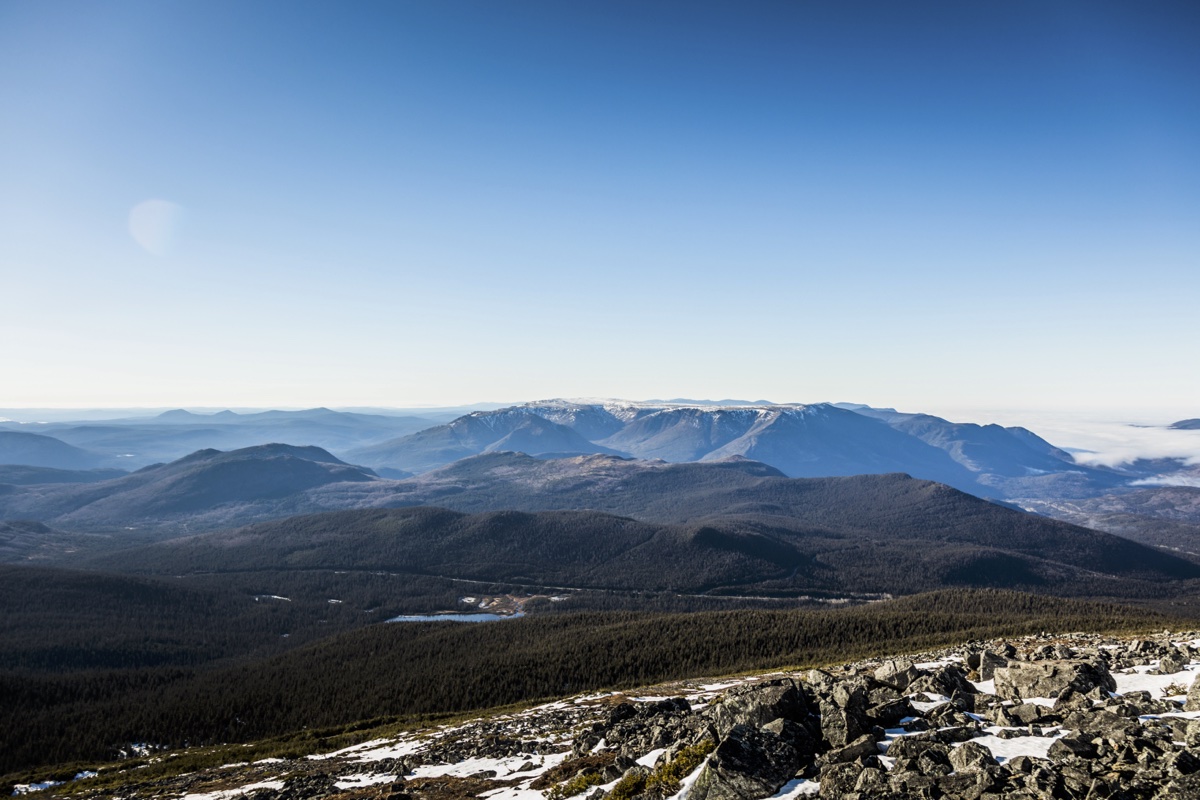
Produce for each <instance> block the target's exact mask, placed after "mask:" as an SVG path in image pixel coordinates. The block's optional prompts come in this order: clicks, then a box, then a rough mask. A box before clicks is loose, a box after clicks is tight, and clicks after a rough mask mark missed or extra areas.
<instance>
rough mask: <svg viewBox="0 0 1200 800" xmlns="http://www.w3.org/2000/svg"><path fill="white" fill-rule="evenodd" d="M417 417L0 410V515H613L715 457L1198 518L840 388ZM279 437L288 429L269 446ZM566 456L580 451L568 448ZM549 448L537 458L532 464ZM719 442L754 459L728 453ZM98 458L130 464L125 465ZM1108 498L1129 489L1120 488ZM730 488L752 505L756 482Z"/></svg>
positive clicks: (1171, 534)
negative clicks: (407, 510) (807, 397)
mask: <svg viewBox="0 0 1200 800" xmlns="http://www.w3.org/2000/svg"><path fill="white" fill-rule="evenodd" d="M1184 422H1186V421H1181V422H1180V423H1177V425H1182V424H1184ZM430 423H431V420H429V419H424V418H416V417H400V416H387V415H383V414H362V413H351V412H339V411H331V410H329V409H324V408H317V409H310V410H307V411H266V412H261V413H246V414H239V413H234V412H232V411H223V412H219V413H214V414H196V413H193V412H190V411H185V410H173V411H167V412H163V413H161V414H158V415H156V416H153V417H131V418H127V419H118V420H107V421H92V422H88V423H86V424H75V423H69V422H61V423H52V424H48V425H38V426H37V430H38V433H31V432H29V431H28V430H27V429H28V428H29V426H28V425H22V424H17V423H4V424H0V519H10V520H11V519H31V520H38V521H41V522H44V523H46V524H49V525H52V526H57V527H60V528H62V529H63V530H68V531H96V530H104V529H109V530H115V529H120V528H145V527H147V526H161V527H164V528H165V529H170V530H173V531H176V532H177V531H178V530H182V529H184V526H186V529H187V530H206V529H213V528H218V527H224V526H230V525H240V524H245V523H247V522H253V521H260V520H266V519H275V518H278V517H281V516H286V515H289V514H297V513H308V512H315V511H322V510H336V509H346V508H378V507H387V506H404V505H418V504H430V503H433V504H441V505H446V506H448V507H452V508H458V509H460V510H466V511H481V510H498V509H501V508H519V509H525V510H548V509H568V508H594V509H603V510H608V511H613V512H615V513H630V512H627V511H626V510H625V508H624V507H623V504H622V503H621V502H608V501H606V500H604V498H602V497H601V496H600V495H599V494H597V492H598V489H597V487H598V486H602V485H605V484H604V482H605V481H609V482H610V483H611V482H612V481H615V480H617V478H614V477H612V476H614V475H617V474H620V475H622V476H624V477H622V478H620V482H621V486H622V488H621V489H620V492H623V493H627V492H629V491H631V490H632V489H631V487H634V489H636V490H638V491H640V488H637V487H640V486H641V484H642V482H650V483H653V482H654V481H658V480H664V479H666V478H665V476H667V475H668V474H671V478H670V480H676V481H679V486H680V487H683V491H684V494H686V495H687V496H688V497H690V498H691V500H690V501H689V502H691V503H692V504H693V507H701V506H703V507H705V508H707V507H708V505H706V503H707V502H708V501H706V500H705V499H704V498H703V497H701V495H700V493H697V492H690V491H687V490H686V487H684V485H683V483H682V482H681V479H679V475H681V474H682V472H676V473H670V471H666V470H661V469H659V468H658V467H657V466H655V462H667V463H671V464H679V465H685V464H692V465H696V464H699V465H718V468H717V469H715V470H708V471H705V470H693V471H692V472H691V473H690V474H689V478H688V480H696V481H701V483H702V485H704V486H706V487H709V488H708V491H709V492H710V494H711V496H712V497H723V496H725V494H727V493H728V492H729V491H731V490H732V487H733V484H729V485H721V486H718V484H720V483H721V481H735V482H736V481H737V480H741V478H740V477H739V476H740V475H742V474H743V472H741V470H744V469H750V470H752V471H753V470H760V471H761V470H766V469H770V470H771V471H772V472H774V473H775V474H774V477H775V478H782V477H792V478H799V477H836V476H851V475H861V474H890V473H904V474H907V475H910V476H912V477H915V478H920V479H926V480H932V481H937V482H939V483H944V484H946V485H949V486H953V487H955V488H957V489H960V490H962V491H965V492H968V493H970V494H974V495H976V496H980V497H985V498H990V499H995V500H999V501H1005V502H1012V503H1015V504H1017V505H1020V506H1021V507H1023V508H1026V509H1030V510H1035V511H1037V512H1039V513H1044V514H1048V515H1052V516H1056V517H1059V518H1063V519H1067V520H1069V521H1074V522H1085V523H1086V524H1096V525H1098V526H1100V527H1105V528H1106V529H1108V530H1114V531H1119V532H1121V533H1123V534H1125V533H1128V532H1129V531H1136V532H1137V535H1138V536H1139V537H1140V538H1139V540H1140V541H1147V542H1151V543H1154V544H1166V543H1168V542H1169V543H1170V546H1177V544H1178V541H1179V540H1180V538H1181V537H1182V538H1187V537H1186V536H1185V535H1184V533H1181V532H1180V530H1176V529H1175V528H1172V530H1171V531H1167V530H1166V529H1165V528H1164V527H1163V526H1164V525H1166V524H1167V523H1168V522H1169V523H1170V524H1171V525H1172V526H1175V527H1178V526H1179V525H1185V526H1186V525H1192V524H1194V523H1197V522H1200V519H1197V518H1196V514H1195V511H1194V509H1193V508H1192V506H1191V505H1190V504H1188V503H1186V502H1185V501H1184V499H1183V498H1184V497H1185V494H1186V493H1180V492H1170V491H1166V490H1167V489H1168V488H1170V486H1169V485H1163V486H1159V485H1154V486H1144V487H1142V488H1138V487H1137V486H1134V485H1131V484H1133V483H1134V482H1136V481H1140V482H1142V483H1144V484H1145V483H1150V482H1161V481H1160V479H1159V476H1161V475H1163V474H1164V473H1170V474H1171V475H1174V476H1175V477H1174V478H1172V481H1173V482H1174V484H1175V485H1183V486H1189V485H1194V484H1195V483H1196V482H1197V481H1200V478H1198V477H1197V476H1196V475H1194V474H1193V472H1188V468H1187V467H1185V466H1183V465H1182V463H1181V462H1179V461H1177V460H1169V459H1168V460H1162V459H1160V460H1156V461H1145V462H1137V463H1135V464H1133V465H1129V466H1128V467H1127V468H1122V469H1121V470H1114V469H1103V468H1093V467H1087V466H1083V465H1080V464H1077V463H1075V461H1074V460H1073V459H1072V457H1071V455H1070V454H1068V453H1066V452H1064V451H1063V450H1061V449H1059V448H1057V447H1055V446H1054V445H1053V444H1051V443H1049V442H1047V441H1045V440H1044V439H1042V438H1040V437H1039V436H1037V435H1036V434H1034V433H1032V432H1031V431H1029V430H1026V429H1024V428H1016V427H1012V428H1006V427H1001V426H998V425H975V424H970V423H954V422H949V421H947V420H944V419H941V418H939V417H935V416H931V415H927V414H906V413H900V412H898V411H896V410H894V409H879V408H870V407H867V406H862V405H855V404H849V403H839V404H828V403H819V404H813V405H763V404H749V403H743V402H741V401H721V402H719V403H718V402H710V401H698V402H697V401H680V402H678V403H677V402H675V401H665V402H661V403H658V402H651V403H629V402H624V401H586V402H585V401H569V400H551V401H542V402H536V403H527V404H524V405H519V406H510V407H506V408H500V409H494V410H483V411H474V412H471V413H468V414H465V415H462V416H460V417H458V418H455V419H453V420H451V421H448V422H445V423H442V424H430ZM283 441H287V442H292V443H293V444H294V445H296V446H293V447H290V448H287V446H283V445H277V444H275V443H277V442H283ZM267 445H270V446H269V447H268V446H267ZM300 445H304V446H303V447H301V446H300ZM217 450H221V451H226V452H224V453H218V452H216V451H217ZM193 453H195V455H189V454H193ZM505 453H523V454H527V456H534V457H535V458H527V457H523V458H521V459H517V460H516V461H510V462H506V467H505V468H506V469H511V470H513V472H512V473H511V474H510V475H504V474H502V473H501V472H500V471H497V470H492V471H491V474H490V475H489V476H488V477H487V479H486V480H482V481H475V480H473V479H470V478H469V476H470V475H471V474H472V473H475V472H477V471H478V470H480V469H481V463H491V464H495V463H498V462H495V461H492V462H476V461H474V459H475V458H476V457H479V456H492V457H496V458H500V457H501V456H500V454H505ZM314 454H315V455H314ZM579 456H589V457H592V458H593V459H596V460H593V461H578V459H577V457H579ZM464 459H466V460H464ZM535 459H540V461H537V460H535ZM550 459H554V463H553V465H551V466H546V467H545V468H543V467H542V466H540V464H542V463H543V462H547V460H550ZM631 459H632V460H631ZM738 459H743V460H749V461H751V462H754V464H753V466H750V467H746V466H745V465H741V466H739V465H738V464H737V463H736V461H737V460H738ZM502 460H503V459H502ZM161 462H167V463H165V464H163V463H161ZM143 464H144V465H145V466H142V465H143ZM353 464H360V465H364V466H360V467H355V466H352V465H353ZM112 465H123V466H126V467H130V468H132V467H135V466H142V468H141V469H140V470H139V471H137V472H134V473H125V472H121V471H117V470H116V469H114V468H113V467H112ZM731 465H732V466H731ZM238 470H241V472H238ZM447 470H448V471H447ZM539 472H544V473H545V474H546V475H547V476H550V475H555V474H556V475H559V476H560V477H561V480H560V479H558V478H551V477H546V478H545V480H547V481H549V482H550V483H552V484H553V485H554V488H553V490H552V491H551V490H548V489H545V488H536V489H531V488H530V487H531V486H532V485H533V484H532V483H530V481H532V480H533V479H532V478H530V477H529V476H531V475H534V474H537V473H539ZM413 473H417V477H415V478H413V477H411V476H412V474H413ZM605 476H607V477H605ZM404 479H408V480H404ZM462 481H466V482H465V483H462ZM570 481H574V482H575V483H576V484H578V486H579V487H581V488H580V489H579V490H578V491H577V492H575V493H574V494H571V493H570V492H566V491H565V490H564V489H563V487H564V486H565V485H566V483H567V482H570ZM1172 481H1167V482H1166V483H1167V484H1170V483H1171V482H1172ZM547 485H549V483H548V484H547ZM614 491H615V490H614ZM1126 497H1128V503H1126V501H1124V500H1122V499H1121V498H1126ZM1147 497H1150V498H1154V497H1158V498H1160V500H1161V502H1160V503H1158V504H1157V505H1156V502H1154V501H1147V500H1146V499H1145V498H1147ZM185 498H190V499H185ZM1102 498H1107V499H1104V500H1103V512H1100V511H1095V510H1085V509H1086V508H1092V507H1095V508H1096V509H1098V508H1100V506H1096V505H1095V504H1096V503H1097V502H1101V499H1102ZM1085 501H1086V502H1085ZM739 502H747V503H769V501H766V500H763V499H762V498H761V497H757V496H755V497H752V498H750V499H746V498H739ZM1123 503H1124V504H1125V505H1126V506H1127V507H1121V506H1122V504H1123ZM1162 503H1167V504H1171V503H1182V505H1180V506H1179V509H1180V514H1181V515H1182V516H1180V515H1175V516H1169V515H1166V514H1163V513H1159V512H1155V513H1154V514H1150V513H1149V511H1148V510H1149V509H1152V508H1158V507H1159V506H1161V505H1162ZM1089 504H1090V505H1089ZM624 505H628V504H627V503H626V504H624ZM1131 517H1132V518H1131ZM1160 534H1161V536H1160ZM1163 536H1165V537H1166V538H1162V537H1163Z"/></svg>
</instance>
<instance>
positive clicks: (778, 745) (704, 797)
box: [688, 725, 800, 800]
mask: <svg viewBox="0 0 1200 800" xmlns="http://www.w3.org/2000/svg"><path fill="white" fill-rule="evenodd" d="M799 767H800V754H799V753H797V752H796V750H795V748H793V747H792V746H791V745H789V744H787V743H786V742H784V741H783V740H782V739H781V738H780V737H779V736H777V735H775V734H774V733H772V732H770V731H761V730H756V729H754V728H750V727H747V726H745V725H738V726H736V727H735V728H734V729H733V730H731V731H730V732H729V734H728V735H727V736H726V737H725V738H724V739H722V740H721V743H720V744H718V745H717V749H716V750H714V751H713V754H712V755H711V756H710V757H709V759H708V763H706V764H705V765H704V768H703V769H702V770H701V772H700V775H699V777H697V778H696V782H695V783H694V784H693V785H692V790H691V792H690V793H689V795H688V797H689V798H690V800H759V798H763V797H770V796H771V795H773V794H775V792H777V791H779V788H780V787H781V786H783V785H784V784H785V783H787V782H788V781H789V780H791V779H792V776H793V775H795V774H796V770H797V769H798V768H799Z"/></svg>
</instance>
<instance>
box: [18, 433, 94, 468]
mask: <svg viewBox="0 0 1200 800" xmlns="http://www.w3.org/2000/svg"><path fill="white" fill-rule="evenodd" d="M103 461H104V458H103V457H102V456H101V455H99V454H97V453H93V452H90V451H88V450H84V449H82V448H80V447H74V446H72V445H71V444H68V443H67V442H65V441H63V440H61V439H56V438H55V437H53V436H46V435H43V434H40V433H27V432H25V431H11V430H9V431H6V430H0V464H18V465H21V466H27V467H49V468H51V469H64V470H87V469H95V468H96V467H98V466H101V464H102V463H103Z"/></svg>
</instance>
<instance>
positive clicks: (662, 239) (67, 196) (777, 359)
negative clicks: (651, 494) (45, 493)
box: [0, 0, 1200, 416]
mask: <svg viewBox="0 0 1200 800" xmlns="http://www.w3.org/2000/svg"><path fill="white" fill-rule="evenodd" d="M1197 42H1200V4H1197V3H1195V2H1194V1H1193V0H1184V1H1183V2H1127V3H1121V4H1114V3H1106V2H1092V1H1089V2H1078V3H1076V2H1044V0H1039V1H1038V2H1028V3H1023V2H1009V1H1007V0H1006V1H1005V2H968V3H964V2H947V3H919V2H913V3H908V2H904V3H898V2H881V3H877V4H876V3H860V2H848V3H815V2H814V3H794V2H777V3H776V2H772V3H765V2H724V3H697V2H671V3H668V2H647V1H646V0H638V1H637V2H604V3H600V2H558V1H555V2H545V3H533V2H492V1H490V0H489V1H488V2H483V1H480V2H455V0H436V1H435V0H428V2H417V1H416V0H406V1H405V2H383V3H378V4H374V3H368V2H351V3H342V2H332V0H330V2H324V3H310V2H299V1H298V0H287V2H267V1H266V0H253V1H252V2H246V1H245V0H234V1H230V2H222V1H221V0H195V1H194V2H188V1H187V0H175V1H173V2H158V1H157V0H156V1H155V2H145V3H139V2H115V1H114V2H92V1H91V0H87V2H71V1H70V0H61V1H57V0H56V2H44V1H43V0H22V1H20V2H16V1H14V0H0V297H2V298H3V303H2V305H0V308H2V309H3V313H2V314H0V347H2V348H3V349H2V356H0V407H10V408H11V407H21V406H137V405H144V406H176V405H180V406H182V405H192V406H287V407H302V406H313V405H329V406H338V405H343V406H345V405H379V406H413V405H436V404H456V403H465V402H474V401H481V400H498V401H519V400H527V399H535V398H542V397H554V396H615V397H626V398H648V397H708V398H723V397H742V398H748V399H757V398H768V399H771V400H775V401H796V402H806V401H818V400H853V401H858V402H866V403H871V404H874V405H883V406H897V407H902V408H905V409H907V410H930V411H937V410H939V409H945V408H950V407H953V408H965V407H979V408H991V409H1004V408H1025V407H1040V408H1059V409H1087V410H1094V409H1105V408H1123V409H1142V410H1154V409H1167V408H1169V409H1172V410H1175V409H1178V410H1179V411H1180V412H1181V413H1180V416H1183V415H1185V414H1186V415H1189V416H1196V415H1200V368H1198V367H1197V365H1198V364H1200V358H1198V357H1197V353H1198V352H1200V46H1197ZM1189 411H1190V413H1188V412H1189Z"/></svg>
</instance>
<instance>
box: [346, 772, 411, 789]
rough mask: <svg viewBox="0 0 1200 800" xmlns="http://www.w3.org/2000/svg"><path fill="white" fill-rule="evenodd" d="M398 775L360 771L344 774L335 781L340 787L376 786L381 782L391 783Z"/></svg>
mask: <svg viewBox="0 0 1200 800" xmlns="http://www.w3.org/2000/svg"><path fill="white" fill-rule="evenodd" d="M397 777H398V776H396V775H368V774H367V773H365V772H364V773H359V774H355V775H343V776H342V777H341V778H339V779H338V780H336V781H335V782H334V784H333V785H334V786H336V787H337V788H339V789H360V788H362V787H363V786H374V785H376V784H379V783H391V782H392V781H394V780H396V778H397Z"/></svg>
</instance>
